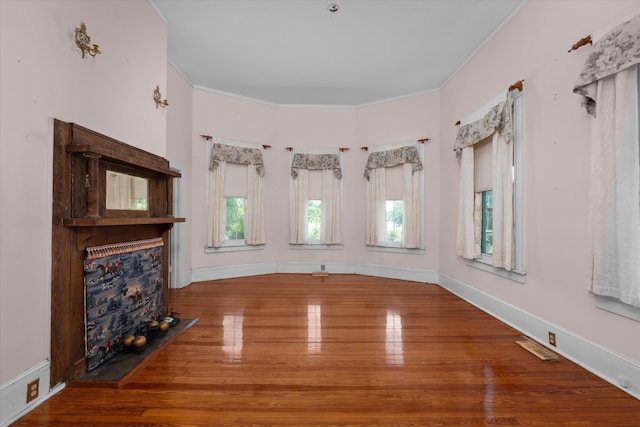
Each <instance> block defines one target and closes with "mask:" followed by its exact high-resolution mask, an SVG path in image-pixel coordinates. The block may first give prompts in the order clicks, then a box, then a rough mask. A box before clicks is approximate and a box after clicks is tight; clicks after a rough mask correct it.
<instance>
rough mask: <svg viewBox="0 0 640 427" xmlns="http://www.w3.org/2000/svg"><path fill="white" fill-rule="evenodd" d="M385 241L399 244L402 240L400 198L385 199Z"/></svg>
mask: <svg viewBox="0 0 640 427" xmlns="http://www.w3.org/2000/svg"><path fill="white" fill-rule="evenodd" d="M385 206H386V213H387V223H386V224H387V239H386V240H387V242H389V243H397V244H400V242H401V241H402V217H403V202H402V200H386V201H385Z"/></svg>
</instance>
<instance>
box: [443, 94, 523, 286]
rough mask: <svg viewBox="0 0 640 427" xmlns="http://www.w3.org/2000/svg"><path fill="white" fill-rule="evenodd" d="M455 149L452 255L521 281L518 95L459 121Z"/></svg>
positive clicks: (520, 123)
mask: <svg viewBox="0 0 640 427" xmlns="http://www.w3.org/2000/svg"><path fill="white" fill-rule="evenodd" d="M462 122H463V125H462V126H461V127H460V129H459V130H458V137H457V139H456V145H455V148H454V149H455V150H456V154H457V155H458V157H459V159H460V193H459V198H460V201H459V211H458V236H457V243H456V250H457V253H458V255H460V256H462V257H463V258H465V259H466V260H467V263H468V264H469V265H471V266H474V267H478V268H481V269H483V270H486V271H490V272H493V273H496V274H500V275H503V276H505V277H508V278H511V279H513V280H516V281H520V282H522V281H524V241H523V236H524V226H523V221H522V220H523V211H524V204H523V189H524V187H523V182H522V181H523V180H522V163H523V152H524V151H523V145H524V95H523V92H521V91H519V90H514V91H511V92H509V94H508V95H507V96H506V97H505V95H504V94H502V95H500V96H499V97H496V98H495V99H494V100H492V101H490V102H489V103H488V104H487V105H486V106H485V107H483V108H481V109H479V110H478V111H477V112H476V113H474V114H472V115H471V116H470V118H467V119H466V120H463V121H462Z"/></svg>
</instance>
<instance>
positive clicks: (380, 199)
mask: <svg viewBox="0 0 640 427" xmlns="http://www.w3.org/2000/svg"><path fill="white" fill-rule="evenodd" d="M385 177H386V175H385V168H376V169H371V171H370V174H369V180H368V181H367V214H366V238H365V244H367V245H370V246H380V245H381V244H382V243H383V242H385V241H386V239H387V230H386V221H387V213H386V206H385V203H386V195H385V191H386V190H385V189H386V182H385Z"/></svg>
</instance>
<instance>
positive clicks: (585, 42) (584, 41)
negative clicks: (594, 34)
mask: <svg viewBox="0 0 640 427" xmlns="http://www.w3.org/2000/svg"><path fill="white" fill-rule="evenodd" d="M588 44H590V45H592V46H593V40H591V34H589V35H588V36H585V37H583V38H581V39H580V40H578V41H577V42H575V43H574V44H573V46H571V49H569V52H571V51H573V50H578V49H579V48H581V47H582V46H585V45H588Z"/></svg>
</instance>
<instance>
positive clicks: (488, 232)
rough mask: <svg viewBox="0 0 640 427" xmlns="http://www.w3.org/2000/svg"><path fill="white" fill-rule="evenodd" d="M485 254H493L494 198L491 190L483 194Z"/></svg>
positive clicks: (482, 248)
mask: <svg viewBox="0 0 640 427" xmlns="http://www.w3.org/2000/svg"><path fill="white" fill-rule="evenodd" d="M481 252H482V253H483V254H488V255H491V254H493V197H492V192H491V190H489V191H483V192H482V243H481Z"/></svg>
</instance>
